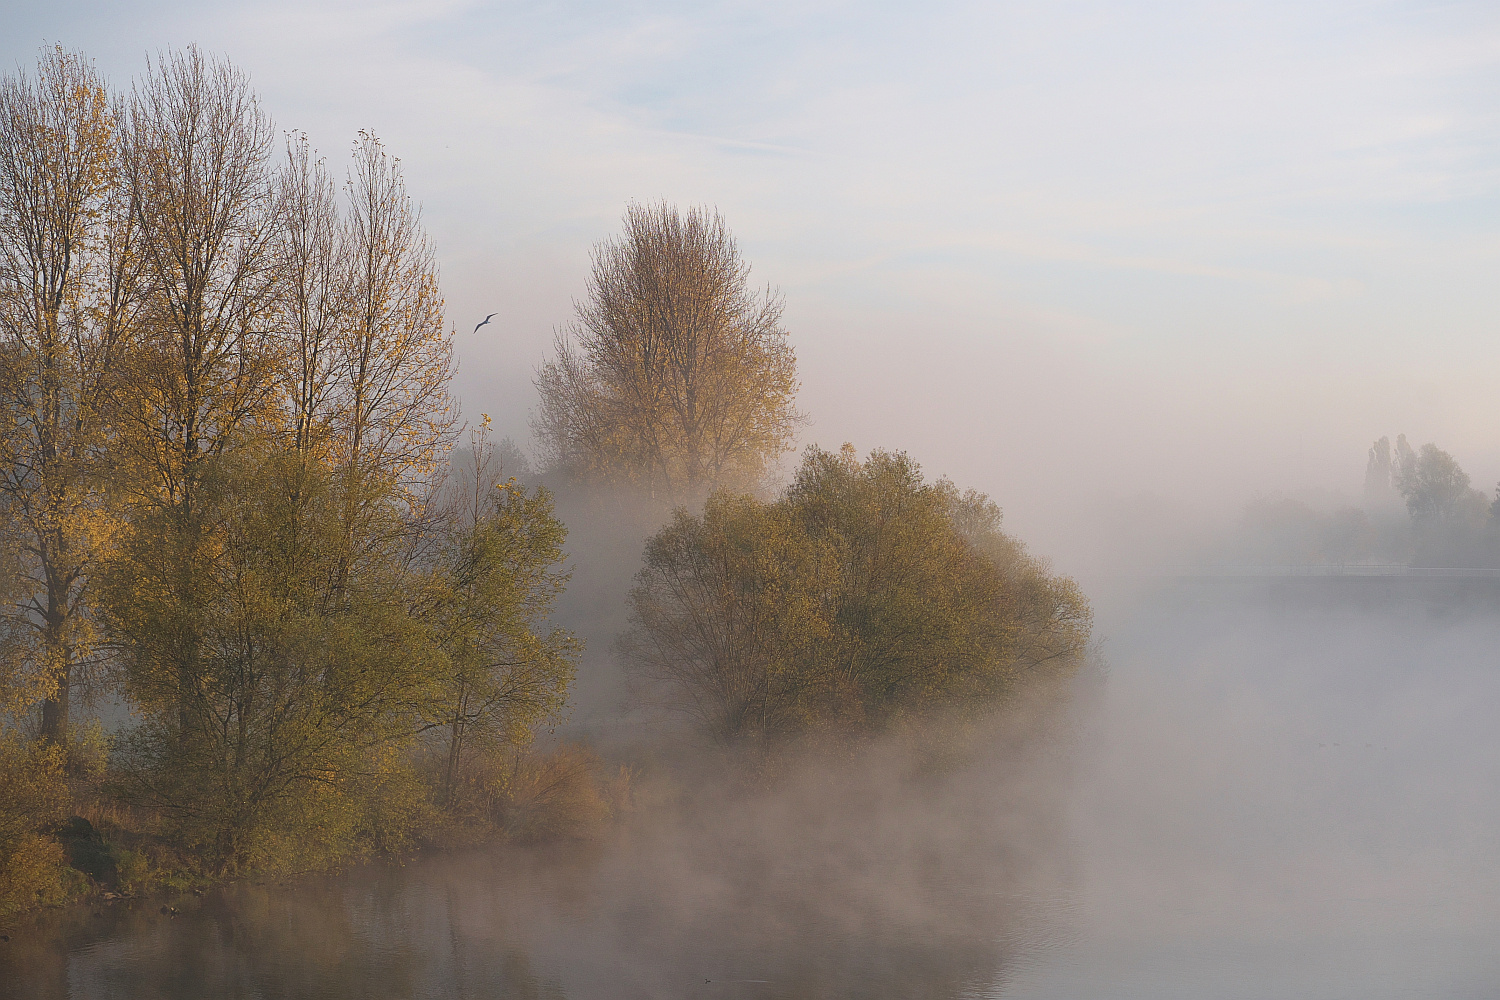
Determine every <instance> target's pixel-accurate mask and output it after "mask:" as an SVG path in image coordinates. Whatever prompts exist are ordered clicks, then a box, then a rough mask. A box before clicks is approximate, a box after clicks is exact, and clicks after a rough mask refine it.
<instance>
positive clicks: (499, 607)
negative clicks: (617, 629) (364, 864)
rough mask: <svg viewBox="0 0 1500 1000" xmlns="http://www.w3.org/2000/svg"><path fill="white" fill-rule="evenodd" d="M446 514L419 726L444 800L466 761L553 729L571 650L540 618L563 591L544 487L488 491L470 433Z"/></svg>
mask: <svg viewBox="0 0 1500 1000" xmlns="http://www.w3.org/2000/svg"><path fill="white" fill-rule="evenodd" d="M473 451H474V463H473V466H472V469H471V471H470V472H469V474H468V475H466V476H465V477H463V480H462V482H461V484H460V486H459V488H458V491H457V492H458V496H457V497H456V498H455V500H454V502H453V504H452V505H451V507H450V508H449V510H448V512H447V514H448V516H447V524H446V530H445V531H444V532H443V533H442V535H441V536H440V539H439V544H438V552H437V556H436V559H435V565H434V571H433V573H432V585H431V586H432V591H431V594H432V596H431V606H430V610H429V611H428V615H429V620H430V623H431V626H432V628H433V629H434V630H435V632H436V634H437V635H438V636H439V646H440V648H441V650H442V653H443V660H442V667H441V671H440V673H439V675H438V678H437V690H436V692H435V693H434V696H433V697H432V699H431V700H430V701H429V702H428V703H427V706H426V715H425V718H426V719H427V725H429V726H430V727H431V728H432V731H433V732H434V733H435V734H437V735H438V737H439V739H440V740H441V741H442V742H443V743H444V744H445V745H444V746H443V753H444V758H445V764H444V767H443V790H444V797H445V798H447V799H449V800H451V799H452V798H453V794H454V788H455V783H456V782H458V781H459V779H460V777H461V773H462V771H463V769H464V766H465V764H466V762H467V760H468V758H469V757H471V756H473V755H474V754H475V753H476V752H480V751H485V750H489V751H495V750H497V749H500V748H503V747H518V746H524V745H525V744H527V743H529V742H530V740H531V738H532V734H533V733H534V731H535V730H536V729H537V728H538V727H540V726H542V725H547V724H555V723H556V722H558V721H560V719H561V715H562V710H563V706H564V704H565V702H566V698H567V690H568V685H569V683H570V682H571V681H572V679H573V672H574V661H575V659H576V657H577V654H578V652H579V650H580V649H581V644H580V643H579V641H578V640H577V639H576V638H575V637H574V636H573V635H572V634H571V633H569V632H566V631H564V630H562V629H558V628H552V627H550V626H549V625H548V619H549V617H550V615H551V612H552V607H553V604H554V602H555V601H556V600H557V597H558V595H559V594H561V593H562V590H563V587H564V585H565V584H566V582H567V579H568V576H567V574H566V573H564V572H562V571H561V569H560V567H561V564H562V562H563V560H564V558H565V557H564V555H563V551H562V546H563V541H564V539H565V538H566V537H567V529H566V528H565V527H564V526H563V524H562V522H561V521H559V520H558V519H557V517H556V516H555V514H554V511H553V502H552V497H551V494H549V493H548V492H547V491H546V490H545V489H540V488H538V489H536V490H534V491H528V490H526V489H525V488H523V487H521V486H519V485H517V483H516V481H515V480H514V479H512V480H509V481H508V482H496V481H495V474H496V472H495V469H496V466H495V462H494V460H493V459H494V456H493V450H492V448H491V446H490V445H489V443H488V440H487V438H486V437H485V435H484V433H483V432H482V431H481V432H479V433H478V434H476V436H475V440H474V448H473Z"/></svg>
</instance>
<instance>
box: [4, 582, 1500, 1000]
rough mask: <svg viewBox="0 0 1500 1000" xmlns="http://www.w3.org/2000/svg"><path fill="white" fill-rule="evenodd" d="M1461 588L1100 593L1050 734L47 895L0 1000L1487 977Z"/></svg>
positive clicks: (1472, 628) (1272, 992)
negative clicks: (213, 874) (541, 841)
mask: <svg viewBox="0 0 1500 1000" xmlns="http://www.w3.org/2000/svg"><path fill="white" fill-rule="evenodd" d="M1454 596H1455V595H1454V594H1441V595H1436V594H1434V593H1433V592H1422V593H1383V594H1375V593H1374V592H1373V591H1372V592H1365V593H1359V594H1352V593H1349V592H1347V591H1341V590H1339V589H1338V587H1336V586H1329V585H1317V584H1308V585H1301V586H1300V587H1298V586H1293V587H1291V588H1290V589H1288V588H1286V587H1281V588H1271V587H1266V586H1259V585H1247V584H1244V583H1239V584H1235V585H1233V586H1226V585H1220V584H1199V583H1194V584H1189V585H1174V586H1171V587H1167V588H1164V589H1161V588H1158V589H1153V590H1151V591H1150V592H1143V591H1141V590H1140V589H1139V588H1136V589H1131V590H1128V591H1127V590H1123V589H1122V590H1121V591H1120V592H1119V593H1110V592H1108V591H1104V592H1103V596H1102V597H1101V598H1100V600H1099V609H1100V623H1099V628H1100V633H1101V634H1102V635H1103V636H1105V637H1106V641H1105V643H1104V647H1103V658H1104V660H1105V661H1106V663H1107V675H1106V676H1105V677H1104V679H1103V680H1102V681H1100V680H1097V679H1095V680H1093V681H1090V682H1088V683H1087V684H1085V685H1083V687H1084V688H1085V689H1084V690H1081V691H1080V694H1079V698H1078V701H1079V706H1080V707H1079V708H1078V710H1077V716H1076V720H1075V723H1074V725H1073V726H1072V727H1071V729H1070V730H1069V733H1070V735H1068V736H1067V737H1066V738H1065V739H1060V740H1058V741H1056V744H1057V745H1055V746H1049V747H1048V748H1045V749H1044V750H1041V751H1033V752H1031V753H1029V754H1020V755H1018V754H1017V753H1016V752H1015V751H1014V749H1013V748H1010V749H1003V750H1002V751H998V752H997V753H996V754H995V755H994V756H993V757H990V758H987V759H986V760H984V761H982V762H980V763H978V764H972V763H971V764H967V765H964V766H963V767H962V768H960V771H961V773H960V774H959V775H958V776H957V777H956V778H955V777H952V776H948V775H942V776H939V774H938V772H936V771H933V772H924V771H923V770H922V768H920V767H918V768H907V769H906V770H905V771H902V775H903V776H902V777H901V779H900V780H893V779H891V778H890V775H891V774H892V773H893V772H894V771H901V767H902V766H901V765H899V764H897V763H892V761H890V760H886V761H881V760H876V761H873V762H871V761H854V762H847V766H846V767H844V769H842V770H836V771H835V772H834V773H830V774H819V775H817V776H814V777H809V778H807V779H806V780H802V781H800V782H793V785H794V786H795V787H794V789H793V790H792V791H790V792H786V793H783V794H779V795H778V796H776V797H774V798H767V799H763V800H759V801H755V802H749V803H746V802H737V801H733V800H730V799H707V798H705V799H704V800H703V801H702V802H700V803H698V804H697V806H696V808H691V809H689V811H688V815H686V816H684V817H681V818H676V819H673V820H672V821H670V822H665V821H648V820H638V821H637V822H636V823H634V824H632V825H631V826H630V827H628V828H627V829H625V830H624V831H622V832H621V833H620V835H619V836H618V837H617V838H614V839H612V840H610V841H609V842H607V843H603V844H597V845H592V846H590V847H588V848H586V849H583V850H580V849H578V848H569V849H557V848H553V849H547V850H523V849H516V848H505V849H491V850H484V851H475V852H471V853H465V854H460V855H453V856H447V857H438V858H427V859H422V860H419V861H417V862H414V863H411V864H408V865H406V866H405V867H381V868H371V869H364V870H359V871H355V872H351V873H347V874H345V875H342V876H339V877H336V878H326V879H314V880H307V881H302V882H299V883H296V884H295V885H265V886H251V885H241V886H234V887H231V888H228V889H225V890H222V891H219V892H214V893H210V894H209V895H207V896H204V897H202V898H197V897H187V898H185V899H179V900H173V901H171V902H172V903H173V905H175V906H177V907H178V908H179V910H180V911H181V912H180V914H179V915H178V916H175V917H170V916H163V915H161V914H160V913H159V912H158V907H159V906H160V905H161V902H160V901H153V902H151V903H149V904H148V903H138V904H135V905H133V906H132V905H130V904H123V903H122V904H115V905H113V906H109V907H103V908H99V909H98V910H97V912H98V914H99V915H97V916H96V915H94V914H95V911H94V910H70V911H66V912H61V913H52V914H48V915H46V916H45V917H44V918H42V919H41V920H39V921H38V922H37V923H36V924H34V925H29V926H27V927H24V928H22V929H21V930H19V931H13V932H12V937H13V940H12V941H11V942H9V943H8V944H3V945H0V996H5V997H12V996H13V997H37V998H43V997H59V998H61V997H79V998H93V997H101V998H102V997H121V998H126V997H129V998H146V997H151V998H172V1000H176V998H187V997H204V996H222V997H258V998H273V997H328V998H344V997H351V998H352V997H577V998H582V997H627V998H628V997H674V998H675V997H747V998H748V997H766V998H771V997H871V996H892V997H934V998H936V997H977V996H996V997H1047V998H1080V997H1081V998H1089V997H1098V998H1106V997H1107V998H1114V997H1183V998H1187V997H1194V998H1197V997H1247V998H1248V997H1270V996H1286V997H1330V998H1331V997H1351V998H1353V997H1360V998H1371V997H1493V996H1497V995H1500V947H1497V944H1496V942H1500V610H1497V609H1500V594H1497V593H1496V592H1494V591H1484V590H1483V589H1482V588H1481V590H1479V591H1471V592H1466V593H1464V594H1459V595H1457V596H1459V597H1461V598H1462V600H1460V601H1457V602H1454V603H1449V599H1450V598H1452V597H1454ZM688 801H689V802H691V801H692V796H688Z"/></svg>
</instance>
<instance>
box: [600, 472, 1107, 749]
mask: <svg viewBox="0 0 1500 1000" xmlns="http://www.w3.org/2000/svg"><path fill="white" fill-rule="evenodd" d="M645 561H646V565H645V568H644V569H643V570H642V571H641V573H640V575H639V577H638V584H637V586H636V588H635V590H634V591H633V592H632V595H631V600H632V629H631V632H630V634H629V635H628V637H627V638H626V639H625V640H624V648H625V650H626V652H627V653H628V655H629V656H630V657H631V659H632V660H633V662H634V663H635V664H636V667H637V669H638V670H640V671H641V672H642V673H643V674H644V675H645V676H646V677H647V678H650V679H652V680H654V681H657V682H659V683H660V684H662V685H663V687H664V688H665V690H667V691H668V692H670V694H671V695H672V696H673V698H674V701H675V703H676V704H677V705H678V706H679V707H681V708H683V709H685V710H687V711H688V712H689V713H691V714H692V715H693V716H694V717H696V718H697V719H698V721H699V722H700V723H701V724H702V725H703V726H704V727H705V728H706V730H707V731H708V732H709V733H711V734H712V735H713V736H714V737H716V738H718V739H721V740H729V739H732V738H734V737H737V736H739V735H742V734H747V733H755V734H763V735H769V734H775V733H782V732H791V731H797V730H801V729H805V728H807V727H809V726H812V725H817V724H823V723H846V724H847V723H860V722H879V721H881V720H884V719H888V718H890V717H891V716H892V715H895V714H898V713H901V712H903V711H908V710H912V709H919V708H922V707H926V706H934V705H938V704H942V703H952V702H956V701H957V702H973V701H975V700H980V701H983V700H988V699H992V698H994V697H997V696H999V695H1002V694H1004V693H1005V692H1007V691H1009V690H1010V689H1012V688H1013V686H1014V685H1015V684H1016V683H1017V682H1018V681H1019V680H1020V679H1021V678H1022V677H1023V676H1025V675H1028V674H1035V673H1037V672H1040V671H1046V670H1057V669H1065V668H1066V667H1067V666H1069V665H1070V664H1072V663H1073V662H1074V661H1076V659H1077V657H1078V655H1079V654H1080V653H1081V652H1082V650H1083V648H1084V646H1085V644H1086V643H1087V639H1088V634H1089V628H1090V625H1091V618H1090V613H1089V609H1088V605H1087V602H1086V601H1085V600H1084V598H1083V596H1082V594H1081V593H1080V592H1079V590H1078V588H1077V586H1076V585H1075V584H1074V583H1073V582H1072V581H1071V580H1065V579H1061V578H1057V577H1054V576H1052V575H1050V574H1049V573H1048V572H1047V569H1046V566H1045V565H1044V564H1042V563H1041V562H1040V561H1038V560H1036V559H1034V558H1033V557H1030V556H1028V555H1027V554H1026V553H1025V551H1024V549H1023V548H1022V547H1021V546H1020V544H1019V543H1017V542H1016V541H1014V540H1013V539H1011V538H1009V537H1007V536H1006V535H1004V534H1003V533H1002V532H1001V531H1000V511H999V509H998V508H997V507H995V505H994V504H992V503H990V502H989V500H988V499H986V498H985V497H984V496H982V495H980V494H977V493H973V492H969V493H960V492H959V491H958V490H957V489H956V488H955V487H954V486H953V484H951V483H949V482H947V481H946V480H941V481H938V482H936V483H927V482H925V481H924V480H923V478H922V475H921V472H920V469H919V468H918V467H917V466H916V464H915V463H914V462H912V461H911V460H910V459H909V458H908V457H907V456H905V455H904V454H891V453H888V452H881V451H877V452H874V453H872V454H871V455H870V457H869V458H868V460H866V461H865V462H863V463H861V462H859V461H858V460H857V459H856V457H855V455H854V452H853V449H852V448H850V447H848V446H845V448H844V449H843V451H841V452H840V453H838V454H833V453H829V452H825V451H822V450H819V449H812V450H810V451H809V452H808V454H807V455H806V457H805V459H804V462H803V464H802V468H801V470H800V471H799V472H798V474H797V477H796V480H795V482H794V483H793V484H792V486H791V487H790V489H788V490H787V492H786V494H785V495H784V496H783V497H781V498H780V499H779V500H776V501H774V502H770V503H767V502H762V501H759V500H756V499H755V498H752V497H746V496H735V495H731V494H726V493H722V492H721V493H716V494H714V495H713V496H711V497H710V498H709V500H708V502H707V503H706V505H705V507H704V511H703V514H702V516H701V517H699V516H694V515H692V514H690V513H688V512H687V511H684V510H679V511H678V512H677V513H676V515H675V517H674V519H673V521H672V522H671V523H670V524H669V525H667V526H666V527H665V528H663V529H662V531H660V532H659V533H658V534H657V535H656V536H655V537H653V538H652V539H651V540H650V541H649V543H648V544H647V548H646V560H645Z"/></svg>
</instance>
